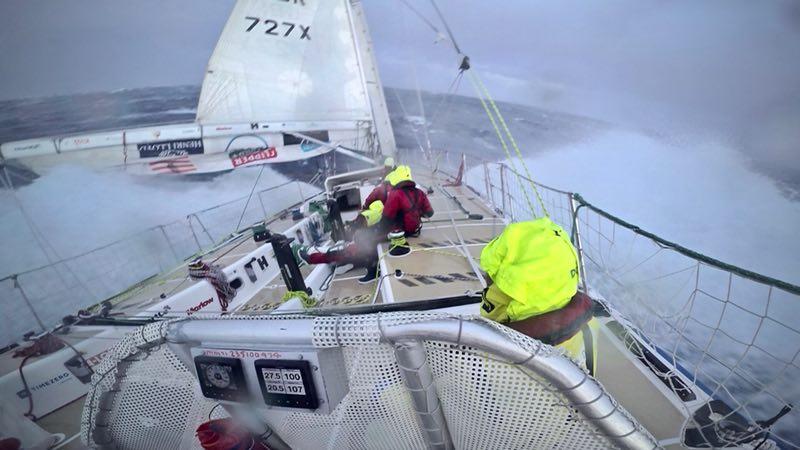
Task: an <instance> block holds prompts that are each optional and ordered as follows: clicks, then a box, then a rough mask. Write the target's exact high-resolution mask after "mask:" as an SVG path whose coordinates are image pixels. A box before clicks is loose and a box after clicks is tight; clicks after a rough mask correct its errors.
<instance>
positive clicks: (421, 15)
mask: <svg viewBox="0 0 800 450" xmlns="http://www.w3.org/2000/svg"><path fill="white" fill-rule="evenodd" d="M400 3H402V4H404V5H405V6H406V8H408V9H410V10H411V12H413V13H414V14H415V15H416V16H417V17H419V19H420V20H422V21H423V22H425V24H426V25H428V26H429V27H430V29H431V30H433V32H434V33H436V34H437V35H441V34H442V32H441V31H439V29H438V28H436V25H434V24H433V22H431V21H430V20H428V18H427V17H425V16H424V15H423V14H422V13H421V12H419V11H418V10H417V9H416V8H414V7H413V6H411V4H410V3H408V2H407V1H406V0H400Z"/></svg>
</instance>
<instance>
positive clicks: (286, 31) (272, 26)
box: [245, 16, 311, 41]
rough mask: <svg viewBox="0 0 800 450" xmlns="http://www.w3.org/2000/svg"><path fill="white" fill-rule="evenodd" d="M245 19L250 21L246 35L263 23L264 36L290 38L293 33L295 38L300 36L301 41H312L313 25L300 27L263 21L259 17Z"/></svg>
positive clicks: (297, 24)
mask: <svg viewBox="0 0 800 450" xmlns="http://www.w3.org/2000/svg"><path fill="white" fill-rule="evenodd" d="M245 19H247V20H249V21H250V23H249V24H248V26H247V29H245V33H249V32H251V31H253V30H255V28H256V26H258V24H259V23H263V24H264V27H265V28H266V29H265V30H264V34H271V35H272V36H283V37H289V36H290V35H291V34H292V33H293V32H294V35H295V36H298V35H299V36H298V37H299V38H300V40H303V39H306V40H309V41H310V40H311V34H310V31H311V25H309V26H305V25H300V24H299V23H292V22H278V21H277V20H272V19H261V18H259V17H250V16H247V17H245Z"/></svg>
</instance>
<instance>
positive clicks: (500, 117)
mask: <svg viewBox="0 0 800 450" xmlns="http://www.w3.org/2000/svg"><path fill="white" fill-rule="evenodd" d="M431 1H433V0H431ZM470 75H471V76H472V78H473V79H474V80H475V82H476V83H477V84H478V86H479V87H480V88H481V90H482V91H483V93H484V94H485V95H486V99H487V100H488V101H489V104H491V105H492V109H494V112H495V114H497V119H498V120H499V121H500V124H501V125H502V126H503V130H505V132H506V135H507V136H508V140H509V141H510V142H511V146H512V147H514V151H515V152H516V153H517V158H519V162H520V164H521V165H522V168H523V169H524V170H525V175H526V176H527V177H528V180H529V181H530V185H531V188H533V192H534V193H535V194H536V198H537V199H538V200H539V204H540V205H541V207H542V211H544V215H545V216H547V217H550V213H548V212H547V207H545V204H544V200H542V196H541V194H540V193H539V189H537V188H536V184H535V182H534V181H533V176H531V174H530V172H529V171H528V165H527V164H525V159H524V158H523V157H522V152H521V151H520V149H519V146H518V145H517V141H516V140H515V139H514V136H513V135H512V134H511V130H509V129H508V125H507V124H506V121H505V119H503V115H502V114H500V109H499V108H498V107H497V104H496V103H495V102H494V100H493V99H492V96H491V94H490V93H489V90H488V89H486V86H485V85H484V84H483V81H481V79H480V77H479V76H478V74H477V73H476V72H475V71H474V70H472V71H470Z"/></svg>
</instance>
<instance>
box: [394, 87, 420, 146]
mask: <svg viewBox="0 0 800 450" xmlns="http://www.w3.org/2000/svg"><path fill="white" fill-rule="evenodd" d="M392 93H394V96H395V97H396V98H397V103H398V104H399V105H400V111H401V112H402V113H403V116H404V117H406V119H407V118H408V111H407V110H406V107H405V105H403V100H402V99H401V98H400V94H398V93H397V90H394V89H392ZM411 131H412V132H413V136H414V140H415V141H417V146H418V147H419V149H420V150H422V152H423V153H425V148H424V147H423V145H422V142H421V141H420V140H419V135H418V133H417V130H416V128H414V127H413V126H412V127H411Z"/></svg>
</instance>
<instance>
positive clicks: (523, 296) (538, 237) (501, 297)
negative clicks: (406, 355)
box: [480, 217, 597, 373]
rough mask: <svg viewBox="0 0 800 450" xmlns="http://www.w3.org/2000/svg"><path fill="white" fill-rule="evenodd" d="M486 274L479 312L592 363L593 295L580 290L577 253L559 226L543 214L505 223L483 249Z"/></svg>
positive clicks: (586, 363) (589, 366)
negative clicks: (532, 218)
mask: <svg viewBox="0 0 800 450" xmlns="http://www.w3.org/2000/svg"><path fill="white" fill-rule="evenodd" d="M480 266H481V269H483V270H484V271H485V272H486V274H487V275H488V276H489V278H490V280H489V286H488V287H487V288H486V289H485V290H484V295H483V301H482V303H481V315H482V316H484V317H487V318H489V319H491V320H494V321H496V322H500V323H503V324H506V325H508V326H509V327H511V328H514V329H516V330H517V331H520V332H521V333H523V334H526V335H528V336H531V337H533V338H536V339H539V340H540V341H542V342H544V343H546V344H550V345H555V346H558V347H561V348H563V349H564V350H566V352H567V353H568V354H569V355H570V356H571V357H573V358H574V359H575V360H577V361H578V362H579V363H582V364H583V365H584V367H585V368H586V369H587V370H588V371H589V372H590V373H594V370H595V367H596V346H595V337H594V335H595V333H594V332H593V330H594V329H596V327H597V325H596V322H595V321H594V319H592V301H591V299H590V298H589V297H588V296H586V295H584V294H583V293H580V292H578V284H579V282H580V278H579V272H578V254H577V252H576V251H575V248H574V247H573V246H572V243H571V242H570V240H569V236H568V235H567V233H566V232H565V231H564V229H563V228H561V227H560V226H558V225H557V224H555V223H553V222H552V221H551V220H550V219H549V218H547V217H544V218H541V219H537V220H532V221H527V222H518V223H512V224H510V225H508V226H507V227H506V228H505V230H503V233H502V234H500V235H499V236H497V237H496V238H494V239H493V240H492V241H491V242H489V244H487V245H486V247H485V248H484V249H483V251H482V252H481V260H480Z"/></svg>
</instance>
